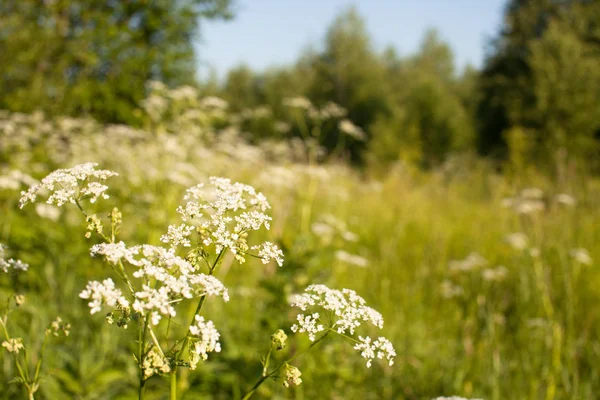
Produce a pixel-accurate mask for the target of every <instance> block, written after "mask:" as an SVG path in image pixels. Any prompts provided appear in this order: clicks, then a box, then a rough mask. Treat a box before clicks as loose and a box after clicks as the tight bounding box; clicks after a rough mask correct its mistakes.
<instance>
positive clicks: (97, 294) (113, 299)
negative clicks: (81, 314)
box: [79, 278, 129, 314]
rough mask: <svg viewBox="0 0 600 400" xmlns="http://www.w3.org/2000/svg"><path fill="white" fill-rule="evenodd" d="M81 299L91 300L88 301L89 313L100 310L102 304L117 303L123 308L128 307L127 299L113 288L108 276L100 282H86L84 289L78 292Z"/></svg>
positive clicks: (118, 290) (113, 284) (112, 304)
mask: <svg viewBox="0 0 600 400" xmlns="http://www.w3.org/2000/svg"><path fill="white" fill-rule="evenodd" d="M79 297H81V298H82V299H87V300H91V301H90V302H89V303H88V306H90V308H91V310H90V314H95V313H97V312H99V311H100V310H102V304H106V305H107V306H110V307H117V305H119V306H120V307H123V308H129V301H128V300H127V299H126V298H125V296H123V293H122V292H121V290H120V289H117V288H115V283H114V282H113V280H112V279H110V278H108V279H105V280H104V281H102V282H98V281H91V282H88V284H87V285H86V287H85V289H84V290H83V291H82V292H81V293H80V294H79Z"/></svg>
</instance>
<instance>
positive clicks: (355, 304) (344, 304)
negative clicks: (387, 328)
mask: <svg viewBox="0 0 600 400" xmlns="http://www.w3.org/2000/svg"><path fill="white" fill-rule="evenodd" d="M291 305H292V306H293V307H298V308H300V309H301V310H302V311H304V312H307V313H301V314H298V315H297V317H296V319H297V323H296V324H294V325H292V327H291V330H292V331H293V332H298V333H306V334H307V335H308V338H309V340H310V341H312V342H314V341H315V340H316V335H317V334H318V333H319V332H324V331H333V332H335V333H338V334H340V335H344V337H346V338H349V339H351V340H353V341H354V343H355V346H354V349H355V350H357V351H359V352H360V354H361V356H362V357H363V358H365V359H366V360H367V367H370V366H371V363H372V361H373V359H375V358H378V359H383V358H385V359H387V361H388V364H389V365H392V364H393V363H394V357H395V356H396V352H395V350H394V347H393V345H392V344H391V342H390V341H389V340H387V339H386V338H384V337H379V338H377V339H376V340H373V339H371V338H370V337H368V336H365V337H362V336H359V337H358V339H354V338H352V337H350V336H349V335H354V332H355V330H356V329H357V328H359V327H360V326H361V325H362V324H363V323H365V322H366V323H369V324H370V325H374V326H375V327H377V328H383V317H382V316H381V314H380V313H379V312H377V311H376V310H374V309H372V308H371V307H368V306H367V305H366V302H365V300H364V299H363V298H362V297H360V296H359V295H358V294H357V293H356V292H355V291H354V290H351V289H342V290H335V289H330V288H328V287H327V286H325V285H310V286H309V287H307V288H306V290H305V291H304V293H302V294H298V295H295V296H294V297H293V298H292V301H291ZM322 316H324V317H322Z"/></svg>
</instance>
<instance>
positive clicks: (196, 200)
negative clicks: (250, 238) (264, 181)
mask: <svg viewBox="0 0 600 400" xmlns="http://www.w3.org/2000/svg"><path fill="white" fill-rule="evenodd" d="M209 180H210V182H209V184H208V185H204V184H200V185H197V186H193V187H191V188H189V189H188V190H187V191H186V195H185V196H184V200H185V201H186V202H187V203H186V204H185V205H184V206H180V207H178V209H177V212H178V213H179V214H180V215H181V218H182V220H183V221H184V222H187V223H191V224H194V225H195V226H197V227H198V229H199V232H200V234H201V235H202V238H201V241H202V243H203V244H204V245H205V246H211V245H214V246H215V252H216V253H221V252H222V251H224V250H226V249H228V250H229V251H231V252H232V253H233V254H234V255H235V258H236V260H237V261H239V262H240V263H243V262H244V261H245V257H244V255H245V253H246V251H247V250H248V249H249V245H248V243H247V234H248V232H250V231H256V230H259V229H261V228H263V227H264V228H265V229H269V228H270V221H271V217H270V216H268V215H266V214H265V213H264V212H265V211H266V210H268V209H270V208H271V206H270V204H269V202H268V201H267V199H266V197H265V196H264V195H263V194H262V193H260V192H257V191H256V189H254V188H253V187H252V186H249V185H245V184H242V183H238V182H232V181H231V180H229V179H226V178H218V177H211V178H210V179H209ZM186 232H187V231H186ZM184 233H185V232H184Z"/></svg>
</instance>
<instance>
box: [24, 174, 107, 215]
mask: <svg viewBox="0 0 600 400" xmlns="http://www.w3.org/2000/svg"><path fill="white" fill-rule="evenodd" d="M96 166H97V164H95V163H86V164H80V165H77V166H75V167H73V168H68V169H58V170H56V171H54V172H52V173H51V174H50V175H48V176H46V177H45V178H44V179H42V181H41V183H39V184H37V185H33V186H31V187H30V188H29V189H28V190H27V191H23V192H21V199H20V201H19V206H20V207H21V208H23V207H24V206H25V205H26V204H27V203H34V202H35V201H36V198H37V194H38V192H40V191H41V190H47V191H48V192H49V193H50V194H49V196H48V199H47V201H46V202H47V203H48V204H55V205H57V206H59V207H60V206H62V205H64V204H65V203H75V202H76V201H77V200H79V199H84V198H86V199H89V200H90V202H91V203H94V202H95V201H96V200H98V198H100V197H101V198H103V199H108V197H109V196H108V194H106V193H105V192H106V190H107V189H108V186H106V185H104V184H102V183H101V182H102V181H105V180H106V179H108V178H110V177H112V176H116V175H118V174H117V173H116V172H113V171H109V170H97V169H95V168H96Z"/></svg>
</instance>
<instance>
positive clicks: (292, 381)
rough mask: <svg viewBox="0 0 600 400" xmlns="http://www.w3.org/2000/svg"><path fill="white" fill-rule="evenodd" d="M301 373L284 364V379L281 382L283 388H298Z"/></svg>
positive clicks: (300, 381)
mask: <svg viewBox="0 0 600 400" xmlns="http://www.w3.org/2000/svg"><path fill="white" fill-rule="evenodd" d="M301 376H302V372H300V370H299V369H298V368H296V367H294V366H293V365H289V364H285V379H284V380H283V386H285V387H290V386H298V385H300V384H301V383H302V379H301V378H300V377H301Z"/></svg>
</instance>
